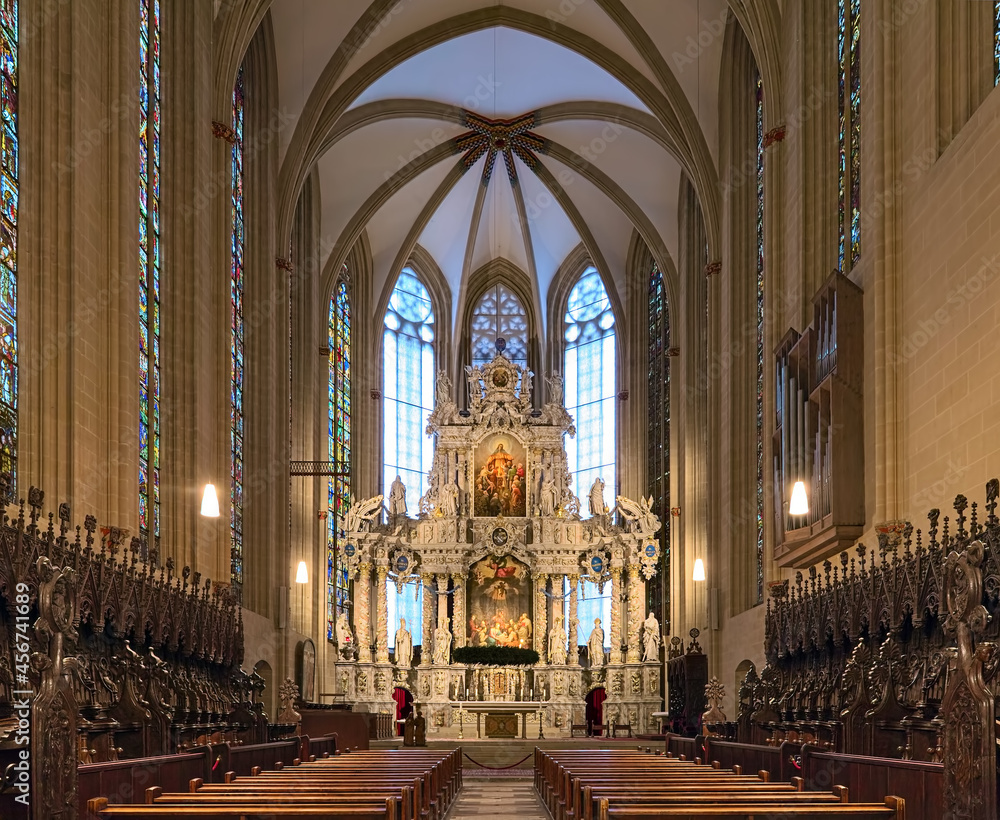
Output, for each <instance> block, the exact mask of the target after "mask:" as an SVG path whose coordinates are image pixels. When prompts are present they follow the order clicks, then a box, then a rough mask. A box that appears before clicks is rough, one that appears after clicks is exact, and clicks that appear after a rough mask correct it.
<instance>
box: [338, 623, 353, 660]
mask: <svg viewBox="0 0 1000 820" xmlns="http://www.w3.org/2000/svg"><path fill="white" fill-rule="evenodd" d="M337 641H338V643H339V646H340V654H341V655H342V656H343V657H344V659H345V660H346V659H349V658H351V657H353V656H354V650H355V646H354V633H353V632H352V631H351V625H350V623H348V620H347V613H346V612H343V611H341V612H340V613H339V614H338V615H337Z"/></svg>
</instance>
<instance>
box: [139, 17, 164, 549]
mask: <svg viewBox="0 0 1000 820" xmlns="http://www.w3.org/2000/svg"><path fill="white" fill-rule="evenodd" d="M139 537H140V538H141V539H142V540H143V541H144V542H145V543H146V544H147V546H157V545H158V544H159V540H160V2H159V0H139Z"/></svg>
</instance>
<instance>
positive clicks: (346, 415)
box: [326, 280, 351, 640]
mask: <svg viewBox="0 0 1000 820" xmlns="http://www.w3.org/2000/svg"><path fill="white" fill-rule="evenodd" d="M329 320H330V325H329V347H330V378H329V391H330V394H329V405H328V406H329V436H328V439H329V448H330V450H329V456H330V462H331V463H332V464H333V471H334V476H333V477H332V478H331V479H330V489H329V493H330V495H329V512H328V515H327V528H328V529H327V553H326V558H327V571H326V584H327V587H326V589H327V596H326V602H327V604H326V629H327V632H326V635H327V638H329V639H330V640H333V637H334V636H333V624H334V621H335V620H336V618H337V615H338V614H340V613H341V612H344V611H346V605H347V600H348V597H349V585H348V580H347V568H346V567H345V566H344V565H343V563H338V561H337V553H338V550H339V549H340V548H341V546H342V545H343V540H344V536H345V532H344V530H343V529H342V523H343V520H344V516H345V515H346V514H347V508H348V507H349V506H350V504H351V478H350V473H351V300H350V297H349V295H348V293H347V283H346V282H344V281H343V280H341V281H340V282H339V283H338V284H337V287H336V290H335V291H334V293H333V298H332V299H330V316H329Z"/></svg>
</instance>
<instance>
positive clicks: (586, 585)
mask: <svg viewBox="0 0 1000 820" xmlns="http://www.w3.org/2000/svg"><path fill="white" fill-rule="evenodd" d="M569 591H570V590H569V579H568V578H566V577H563V596H564V599H565V600H564V603H563V623H564V624H569ZM595 618H600V619H601V629H603V630H604V648H605V649H607V650H610V649H611V582H610V581H608V582H607V583H606V584H605V585H604V591H603V592H601V588H600V586H598V585H597V584H595V583H594V582H593V581H587V580H585V579H583V578H581V579H580V581H579V585H578V586H577V590H576V619H577V620H578V621H579V623H578V624H577V628H576V643H577V646H578V647H580V646H587V645H588V644H589V641H590V633H591V632H592V631H593V629H594V619H595ZM566 631H567V633H569V629H567V630H566ZM664 631H666V630H664ZM567 642H568V641H567ZM569 651H570V652H572V651H573V647H572V646H571V647H569Z"/></svg>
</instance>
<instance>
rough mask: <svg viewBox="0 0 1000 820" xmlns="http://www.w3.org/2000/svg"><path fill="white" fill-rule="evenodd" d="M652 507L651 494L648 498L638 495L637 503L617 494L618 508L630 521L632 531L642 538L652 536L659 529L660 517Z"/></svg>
mask: <svg viewBox="0 0 1000 820" xmlns="http://www.w3.org/2000/svg"><path fill="white" fill-rule="evenodd" d="M652 508H653V496H650V497H649V498H643V497H642V496H639V502H638V503H636V502H635V501H632V499H630V498H626V497H625V496H623V495H620V496H618V509H619V510H621V512H622V515H623V516H624V517H625V518H626V519H627V520H628V521H630V522H632V530H633V532H636V533H638V534H639V535H640V536H641V537H643V538H652V537H653V536H654V535H655V534H656V533H657V531H658V530H659V529H660V519H659V517H658V516H657V515H656V514H655V513H654V512H653V509H652Z"/></svg>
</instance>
